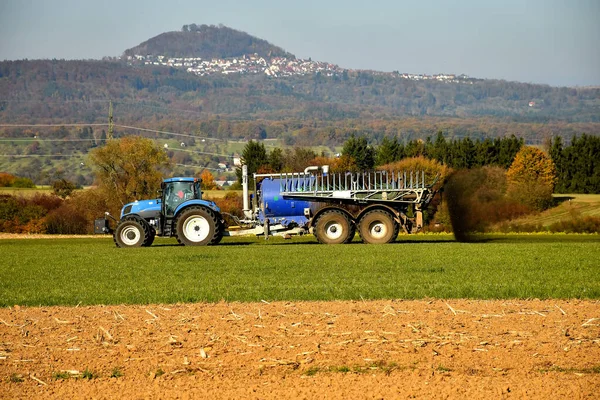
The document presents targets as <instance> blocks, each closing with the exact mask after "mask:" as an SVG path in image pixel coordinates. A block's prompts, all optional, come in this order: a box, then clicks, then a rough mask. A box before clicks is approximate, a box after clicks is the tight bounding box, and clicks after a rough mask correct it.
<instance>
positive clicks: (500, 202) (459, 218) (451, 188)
mask: <svg viewBox="0 0 600 400" xmlns="http://www.w3.org/2000/svg"><path fill="white" fill-rule="evenodd" d="M506 190H507V182H506V177H505V175H504V170H502V169H501V168H498V167H483V168H478V169H472V170H462V171H458V172H456V173H454V174H453V175H452V176H451V177H450V178H449V179H448V182H447V184H446V186H445V188H444V197H445V201H446V202H447V204H448V214H449V217H450V221H451V223H452V230H453V232H454V235H455V236H456V238H457V239H458V240H464V241H467V240H469V234H470V233H473V232H485V231H486V230H487V229H488V227H489V226H490V225H491V224H494V223H498V222H501V221H505V220H509V219H513V218H516V217H519V216H522V215H525V214H527V213H530V212H531V211H532V209H531V207H530V206H528V205H526V204H523V203H520V202H517V201H515V200H514V199H512V198H509V197H507V196H506Z"/></svg>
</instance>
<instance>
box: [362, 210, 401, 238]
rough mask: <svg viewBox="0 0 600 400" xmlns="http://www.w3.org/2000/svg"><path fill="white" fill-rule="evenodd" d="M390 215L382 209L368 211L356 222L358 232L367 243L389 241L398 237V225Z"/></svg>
mask: <svg viewBox="0 0 600 400" xmlns="http://www.w3.org/2000/svg"><path fill="white" fill-rule="evenodd" d="M397 225H398V224H397V223H396V221H394V218H393V217H392V215H391V214H390V213H389V212H387V211H384V210H373V211H369V212H368V213H366V214H365V215H363V216H362V217H361V218H360V221H359V222H358V234H359V235H360V238H361V239H362V241H363V242H365V243H369V244H383V243H391V242H393V241H394V240H396V237H398V232H399V229H400V228H399V227H398V226H397Z"/></svg>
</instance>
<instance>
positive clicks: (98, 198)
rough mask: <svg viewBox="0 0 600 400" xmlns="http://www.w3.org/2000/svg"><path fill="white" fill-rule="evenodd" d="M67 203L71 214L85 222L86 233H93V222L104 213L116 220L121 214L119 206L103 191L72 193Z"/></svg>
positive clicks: (95, 189)
mask: <svg viewBox="0 0 600 400" xmlns="http://www.w3.org/2000/svg"><path fill="white" fill-rule="evenodd" d="M67 202H68V203H69V204H70V207H71V208H72V210H73V212H75V213H77V214H78V215H79V217H81V218H83V219H84V220H85V224H86V227H87V228H86V232H87V233H93V230H94V220H95V219H96V218H102V217H104V213H105V212H106V211H108V212H109V213H110V214H111V215H113V216H114V217H115V218H117V219H118V218H119V215H120V212H121V205H120V204H119V203H118V202H117V201H114V199H113V201H111V200H110V196H109V195H107V194H106V192H105V190H103V189H100V188H91V189H86V190H81V191H77V192H74V193H73V195H72V196H71V198H69V199H68V200H67Z"/></svg>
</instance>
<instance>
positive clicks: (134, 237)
mask: <svg viewBox="0 0 600 400" xmlns="http://www.w3.org/2000/svg"><path fill="white" fill-rule="evenodd" d="M145 225H147V224H145V223H144V222H140V221H138V220H137V219H125V220H123V221H121V222H120V223H119V225H117V228H116V229H115V232H114V234H113V240H114V241H115V244H116V245H117V247H141V246H143V245H144V243H148V238H149V235H150V230H149V229H146V226H145Z"/></svg>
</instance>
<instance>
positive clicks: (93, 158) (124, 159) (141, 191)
mask: <svg viewBox="0 0 600 400" xmlns="http://www.w3.org/2000/svg"><path fill="white" fill-rule="evenodd" d="M89 160H90V163H91V165H92V168H93V169H94V172H95V174H96V178H97V181H98V185H99V187H100V189H102V190H103V191H105V192H106V193H107V196H108V198H109V200H110V201H111V202H115V203H120V204H121V205H124V204H126V203H128V202H130V201H132V200H135V199H143V198H152V197H155V196H156V191H157V190H158V189H159V188H160V184H161V182H162V178H163V176H164V174H165V173H166V172H167V171H168V169H169V168H170V162H169V158H168V156H167V154H166V153H165V151H164V149H162V148H160V147H159V146H157V145H156V144H155V143H154V142H153V141H152V140H150V139H146V138H142V137H139V136H128V137H124V138H121V139H116V140H110V141H108V142H106V144H105V145H104V146H102V147H98V148H96V149H94V150H92V151H91V152H90V155H89Z"/></svg>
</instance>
